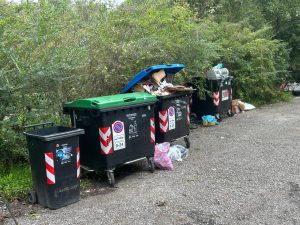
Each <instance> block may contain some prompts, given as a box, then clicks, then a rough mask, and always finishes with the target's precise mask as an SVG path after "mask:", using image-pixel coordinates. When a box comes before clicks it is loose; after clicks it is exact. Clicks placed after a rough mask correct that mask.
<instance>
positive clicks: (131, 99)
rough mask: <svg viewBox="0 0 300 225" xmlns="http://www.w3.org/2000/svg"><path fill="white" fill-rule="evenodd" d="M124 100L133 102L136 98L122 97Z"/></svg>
mask: <svg viewBox="0 0 300 225" xmlns="http://www.w3.org/2000/svg"><path fill="white" fill-rule="evenodd" d="M123 100H124V102H133V101H135V100H136V98H123Z"/></svg>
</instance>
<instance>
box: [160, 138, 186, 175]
mask: <svg viewBox="0 0 300 225" xmlns="http://www.w3.org/2000/svg"><path fill="white" fill-rule="evenodd" d="M188 152H189V150H188V149H187V148H185V147H183V146H181V145H172V146H171V144H170V143H169V142H164V143H161V144H156V145H155V151H154V164H155V166H156V167H158V168H160V169H163V170H173V169H174V166H173V163H172V161H174V160H176V161H182V159H185V158H187V157H188Z"/></svg>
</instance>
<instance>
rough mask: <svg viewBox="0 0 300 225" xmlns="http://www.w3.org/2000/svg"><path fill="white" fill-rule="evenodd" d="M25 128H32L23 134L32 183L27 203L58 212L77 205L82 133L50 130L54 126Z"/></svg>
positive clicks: (54, 127) (61, 129)
mask: <svg viewBox="0 0 300 225" xmlns="http://www.w3.org/2000/svg"><path fill="white" fill-rule="evenodd" d="M46 125H52V126H51V127H45V126H46ZM41 126H42V127H43V128H42V127H41ZM27 128H33V129H32V130H28V131H26V132H24V134H25V135H26V139H27V147H28V152H29V160H30V165H31V173H32V183H33V190H31V191H30V192H29V196H28V198H29V202H31V203H36V202H37V203H39V204H40V205H42V206H46V207H48V208H50V209H57V208H60V207H63V206H66V205H69V204H71V203H74V202H77V201H79V199H80V167H79V166H80V163H79V160H80V159H79V157H80V155H79V154H80V152H79V136H80V135H82V134H83V133H84V130H82V129H75V128H70V127H62V126H53V123H46V124H35V125H30V126H28V127H27Z"/></svg>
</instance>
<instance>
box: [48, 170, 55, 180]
mask: <svg viewBox="0 0 300 225" xmlns="http://www.w3.org/2000/svg"><path fill="white" fill-rule="evenodd" d="M46 174H47V178H48V179H49V180H51V181H52V182H53V183H55V176H54V174H52V173H50V172H49V171H48V170H46Z"/></svg>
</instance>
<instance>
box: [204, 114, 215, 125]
mask: <svg viewBox="0 0 300 225" xmlns="http://www.w3.org/2000/svg"><path fill="white" fill-rule="evenodd" d="M202 124H203V126H205V127H209V126H215V125H216V124H219V123H218V121H217V119H216V117H215V116H211V115H206V116H202Z"/></svg>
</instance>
